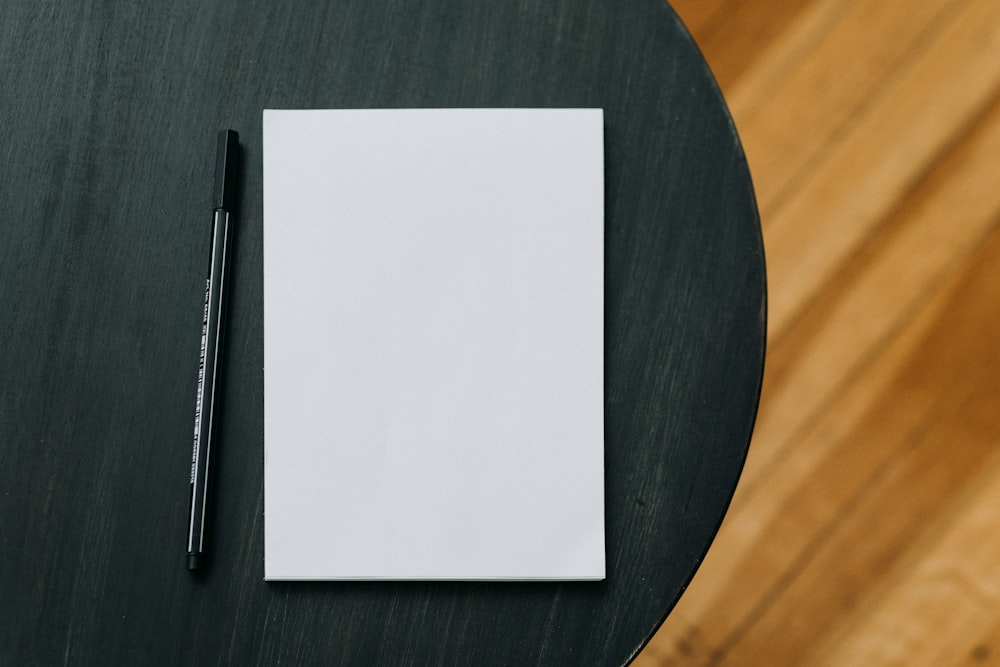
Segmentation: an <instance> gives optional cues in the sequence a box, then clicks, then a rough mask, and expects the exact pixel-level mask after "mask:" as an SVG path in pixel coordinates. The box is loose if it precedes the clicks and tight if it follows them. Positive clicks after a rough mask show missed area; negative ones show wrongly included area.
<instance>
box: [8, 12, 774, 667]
mask: <svg viewBox="0 0 1000 667" xmlns="http://www.w3.org/2000/svg"><path fill="white" fill-rule="evenodd" d="M0 85H2V90H3V91H4V96H3V101H2V103H0V168H2V172H0V173H2V176H3V178H2V181H0V182H2V186H0V342H2V350H0V664H11V665H33V664H37V665H50V664H64V663H66V664H155V663H162V664H217V663H220V662H222V663H231V664H262V665H265V664H266V665H270V664H279V663H281V664H512V665H521V664H535V663H539V664H621V663H623V662H627V661H628V660H630V659H631V658H632V657H633V656H634V655H635V654H636V653H637V652H638V650H639V649H640V648H641V646H642V645H643V643H644V642H645V641H646V640H647V639H648V638H649V637H650V635H651V634H652V633H653V631H654V630H655V629H656V627H657V626H658V625H659V624H660V622H661V621H662V620H663V618H664V617H665V615H666V614H667V613H668V611H669V610H670V608H671V607H672V606H673V604H674V603H675V602H676V600H677V598H678V596H679V595H680V594H681V592H682V591H683V588H684V586H685V585H686V584H687V582H688V581H689V580H690V578H691V576H692V575H693V573H694V571H695V569H696V568H697V566H698V564H699V562H700V561H701V559H702V557H703V555H704V553H705V551H706V549H707V548H708V546H709V544H710V542H711V540H712V537H713V536H714V534H715V532H716V530H717V528H718V525H719V523H720V521H721V519H722V516H723V514H724V512H725V509H726V507H727V505H728V503H729V500H730V498H731V495H732V492H733V489H734V487H735V484H736V481H737V479H738V477H739V473H740V470H741V467H742V465H743V461H744V458H745V455H746V451H747V444H748V442H749V437H750V432H751V429H752V426H753V421H754V417H755V413H756V406H757V400H758V396H759V391H760V381H761V373H762V365H763V352H764V320H765V290H764V264H763V253H762V248H761V239H760V227H759V223H758V218H757V213H756V206H755V203H754V197H753V191H752V187H751V184H750V180H749V176H748V174H747V169H746V164H745V160H744V157H743V153H742V150H741V148H740V146H739V142H738V139H737V138H736V135H735V133H734V131H733V128H732V125H731V123H730V119H729V116H728V114H727V112H726V109H725V106H724V104H723V102H722V99H721V97H720V95H719V92H718V89H717V87H716V86H715V84H714V81H713V80H712V78H711V75H710V74H709V72H708V70H707V68H706V66H705V64H704V62H703V61H702V59H701V56H700V55H699V53H698V51H697V49H696V48H695V46H694V45H693V43H692V41H691V40H690V38H689V36H688V35H687V33H686V32H685V30H684V29H683V27H682V26H681V25H680V23H679V22H678V20H677V19H676V17H675V16H674V14H673V12H672V11H671V10H670V9H669V8H668V7H667V6H666V5H664V4H661V3H660V2H656V1H655V0H636V1H635V2H632V3H629V4H628V5H618V3H612V2H602V1H599V0H588V1H584V2H570V1H568V0H566V1H559V2H552V1H544V2H543V1H541V0H537V1H532V0H524V1H521V2H517V1H513V0H511V1H506V0H500V1H497V2H490V3H469V2H464V1H458V0H454V1H450V0H428V1H426V2H399V1H392V0H375V1H372V0H365V1H360V0H353V1H352V0H345V1H341V2H330V3H314V4H313V5H311V6H309V7H306V6H304V5H301V4H299V5H291V4H285V5H281V4H279V3H268V2H261V1H255V2H236V1H235V0H220V1H219V2H214V3H195V2H181V3H175V4H172V5H169V6H168V5H164V6H162V7H159V6H157V5H155V4H150V3H138V2H130V3H115V4H111V3H78V4H76V3H38V2H27V1H26V0H10V1H8V2H5V3H3V4H2V5H0ZM446 106H473V107H509V106H514V107H516V106H544V107H548V106H556V107H602V108H604V109H605V123H606V132H605V141H606V201H607V203H606V268H605V270H606V288H605V289H606V309H605V313H606V324H605V332H606V352H605V369H606V370H605V374H606V381H605V382H606V384H605V420H606V427H605V434H606V507H607V510H606V512H607V516H606V526H607V527H606V530H607V545H608V547H607V565H608V578H607V580H606V581H604V582H599V583H512V584H499V583H493V584H490V583H475V584H470V583H461V582H449V583H376V582H355V583H281V584H279V583H271V584H265V583H264V582H263V580H262V574H263V567H262V566H263V563H262V557H263V535H262V525H263V522H262V508H263V502H262V501H263V498H262V475H263V461H262V451H263V424H262V420H263V409H262V408H263V401H264V396H263V370H262V364H263V340H262V335H263V333H262V309H263V303H262V261H261V254H262V237H261V227H262V221H261V204H262V201H261V191H262V187H261V156H260V146H261V110H262V109H263V108H267V107H276V108H300V107H306V108H308V107H317V108H339V107H446ZM221 127H233V128H235V129H237V130H239V132H240V135H241V140H242V143H243V152H244V157H245V164H244V169H243V174H242V180H243V193H242V196H241V198H240V204H241V205H240V219H239V223H238V224H239V226H238V229H237V232H236V234H237V235H236V241H235V244H234V259H233V262H234V263H233V274H232V286H233V288H234V289H233V291H232V292H231V301H230V317H229V336H228V339H227V343H226V350H225V353H226V364H225V368H224V373H223V376H222V379H221V382H222V385H223V387H224V388H225V395H224V397H223V403H222V406H221V420H222V421H221V439H220V441H219V448H218V452H217V453H218V456H217V459H216V462H217V464H216V465H217V467H216V470H215V472H216V476H215V483H216V491H217V494H216V497H215V498H216V503H215V511H214V517H213V518H214V522H213V525H212V527H211V532H210V535H211V538H212V542H211V549H212V552H213V553H212V556H213V561H212V564H211V566H210V567H209V569H208V570H207V571H206V572H204V573H203V574H201V575H199V576H192V575H191V574H190V573H189V572H188V571H187V570H186V569H185V555H184V535H185V525H186V521H187V503H188V499H187V481H188V472H189V466H190V454H191V453H190V442H191V434H192V428H193V409H194V394H195V386H196V374H197V368H196V365H197V364H196V360H197V350H198V339H199V334H200V323H199V316H200V312H201V306H202V304H201V299H202V296H203V295H202V290H203V281H204V272H205V269H206V267H205V262H206V259H207V254H208V231H209V228H208V225H209V222H210V214H209V206H210V197H211V189H212V183H211V179H212V173H213V166H214V165H213V160H214V152H213V139H214V136H215V132H216V130H218V129H219V128H221Z"/></svg>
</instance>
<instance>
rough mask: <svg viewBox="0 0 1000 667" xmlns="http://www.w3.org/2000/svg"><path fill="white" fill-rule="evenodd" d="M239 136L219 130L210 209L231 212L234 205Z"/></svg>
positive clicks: (232, 132) (234, 132)
mask: <svg viewBox="0 0 1000 667" xmlns="http://www.w3.org/2000/svg"><path fill="white" fill-rule="evenodd" d="M239 149H240V135H239V134H237V133H236V131H235V130H219V146H218V149H217V152H216V154H215V195H214V196H213V197H212V208H213V209H215V208H224V209H226V210H227V211H232V210H233V209H234V208H235V205H236V167H237V160H238V159H239V155H238V152H239Z"/></svg>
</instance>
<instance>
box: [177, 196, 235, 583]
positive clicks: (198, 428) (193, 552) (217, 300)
mask: <svg viewBox="0 0 1000 667" xmlns="http://www.w3.org/2000/svg"><path fill="white" fill-rule="evenodd" d="M230 218H231V216H230V213H229V211H226V210H224V209H215V212H214V215H213V216H212V243H211V249H210V253H209V264H208V276H207V278H206V279H205V309H204V313H203V320H202V328H201V358H200V363H199V365H198V396H197V402H196V405H195V420H194V448H193V451H192V454H191V504H190V524H189V526H188V545H187V550H188V558H189V566H192V565H191V563H193V562H194V561H192V560H191V559H192V557H196V556H197V555H198V554H200V553H201V552H202V550H203V548H204V543H205V525H206V521H205V514H206V507H207V501H206V497H207V495H208V483H209V471H210V467H209V466H210V463H211V459H212V444H213V440H214V432H215V428H214V427H215V424H214V422H215V416H216V415H215V413H216V410H215V408H216V405H217V399H218V396H217V391H216V387H217V386H218V383H217V380H218V377H217V375H218V371H219V367H220V366H219V362H220V358H221V355H222V333H223V331H222V330H223V323H224V312H225V293H226V280H227V278H226V276H227V269H228V267H227V263H228V257H229V237H230V233H229V232H230V224H231V220H230ZM192 567H193V566H192Z"/></svg>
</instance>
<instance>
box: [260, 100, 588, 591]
mask: <svg viewBox="0 0 1000 667" xmlns="http://www.w3.org/2000/svg"><path fill="white" fill-rule="evenodd" d="M263 166H264V578H265V579H267V580H318V579H348V580H356V579H374V580H410V579H422V580H599V579H603V578H604V577H605V540H604V398H603V389H604V338H603V332H604V143H603V113H602V111H601V110H599V109H405V110H404V109H396V110H294V111H292V110H280V111H279V110H265V111H264V117H263Z"/></svg>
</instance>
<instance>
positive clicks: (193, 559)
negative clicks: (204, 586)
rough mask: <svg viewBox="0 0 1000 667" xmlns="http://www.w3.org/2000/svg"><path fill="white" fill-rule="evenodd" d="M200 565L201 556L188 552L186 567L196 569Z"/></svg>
mask: <svg viewBox="0 0 1000 667" xmlns="http://www.w3.org/2000/svg"><path fill="white" fill-rule="evenodd" d="M200 567H201V557H200V556H199V555H198V554H188V569H189V570H197V569H199V568H200Z"/></svg>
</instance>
